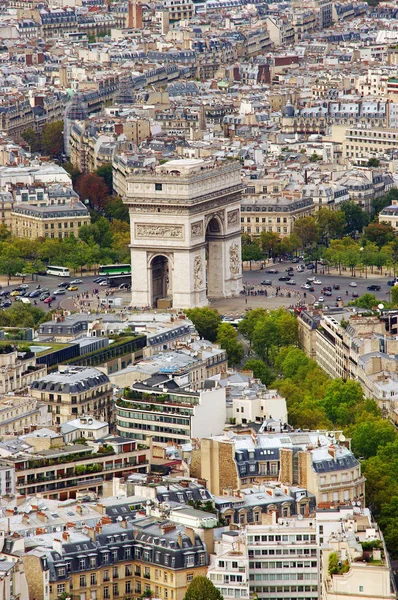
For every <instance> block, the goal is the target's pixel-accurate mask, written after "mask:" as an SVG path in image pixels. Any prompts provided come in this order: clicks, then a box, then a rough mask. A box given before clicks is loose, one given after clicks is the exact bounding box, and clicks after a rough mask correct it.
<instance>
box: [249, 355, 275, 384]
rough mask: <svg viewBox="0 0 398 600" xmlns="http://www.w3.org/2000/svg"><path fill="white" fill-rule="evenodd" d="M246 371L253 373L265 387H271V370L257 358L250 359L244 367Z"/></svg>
mask: <svg viewBox="0 0 398 600" xmlns="http://www.w3.org/2000/svg"><path fill="white" fill-rule="evenodd" d="M243 368H244V370H245V371H253V376H254V377H255V378H256V379H259V380H260V381H261V383H264V385H269V384H270V383H271V381H272V380H273V377H272V373H271V370H270V369H269V368H268V367H267V365H266V364H265V363H264V362H263V361H262V360H259V359H257V358H250V359H249V360H247V361H246V362H245V364H244V365H243Z"/></svg>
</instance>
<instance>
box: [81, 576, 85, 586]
mask: <svg viewBox="0 0 398 600" xmlns="http://www.w3.org/2000/svg"><path fill="white" fill-rule="evenodd" d="M80 587H86V576H85V575H80Z"/></svg>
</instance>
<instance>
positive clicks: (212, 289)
mask: <svg viewBox="0 0 398 600" xmlns="http://www.w3.org/2000/svg"><path fill="white" fill-rule="evenodd" d="M222 235H223V232H222V224H221V222H220V220H219V219H218V218H217V217H212V218H211V219H210V220H209V222H208V224H207V227H206V236H205V240H206V295H207V297H208V298H219V297H220V296H222V287H223V283H222V278H223V262H222V260H223V254H222V246H223V237H222Z"/></svg>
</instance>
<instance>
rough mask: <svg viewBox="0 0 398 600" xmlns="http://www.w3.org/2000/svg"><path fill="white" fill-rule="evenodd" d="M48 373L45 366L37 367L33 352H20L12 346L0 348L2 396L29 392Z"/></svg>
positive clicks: (7, 345) (0, 391) (6, 345)
mask: <svg viewBox="0 0 398 600" xmlns="http://www.w3.org/2000/svg"><path fill="white" fill-rule="evenodd" d="M46 373H47V367H46V366H45V365H36V357H35V354H34V353H33V352H25V351H24V352H20V351H19V350H17V349H16V348H15V347H14V346H12V345H11V344H5V345H4V346H0V394H8V393H9V392H18V391H23V390H27V388H28V387H29V385H32V384H33V383H34V382H35V381H36V380H37V379H40V378H41V377H43V376H45V375H46Z"/></svg>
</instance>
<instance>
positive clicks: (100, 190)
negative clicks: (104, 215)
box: [76, 173, 110, 210]
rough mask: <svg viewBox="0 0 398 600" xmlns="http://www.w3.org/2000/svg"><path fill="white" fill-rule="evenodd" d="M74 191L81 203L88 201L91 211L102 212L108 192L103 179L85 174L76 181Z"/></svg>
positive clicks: (91, 174)
mask: <svg viewBox="0 0 398 600" xmlns="http://www.w3.org/2000/svg"><path fill="white" fill-rule="evenodd" d="M76 191H77V193H78V194H79V196H80V199H81V201H82V202H85V200H88V201H89V204H90V207H91V208H92V209H93V210H102V208H103V206H104V200H105V198H106V197H107V196H108V195H109V192H110V190H109V189H108V186H107V185H106V184H105V181H104V180H103V178H102V177H98V175H94V174H93V173H86V174H84V175H81V176H80V177H79V178H78V179H77V181H76Z"/></svg>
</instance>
